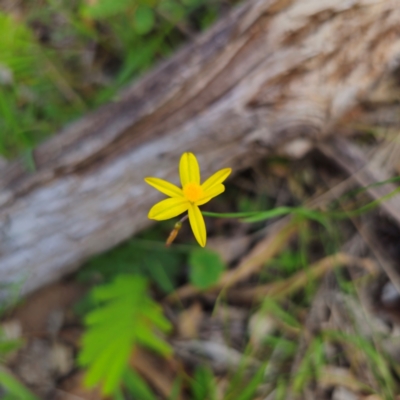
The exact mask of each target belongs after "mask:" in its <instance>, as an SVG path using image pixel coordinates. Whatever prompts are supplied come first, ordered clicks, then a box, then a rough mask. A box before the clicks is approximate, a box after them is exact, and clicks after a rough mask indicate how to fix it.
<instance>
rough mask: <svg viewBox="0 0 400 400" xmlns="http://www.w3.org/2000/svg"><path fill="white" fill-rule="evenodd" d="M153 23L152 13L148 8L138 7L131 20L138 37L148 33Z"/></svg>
mask: <svg viewBox="0 0 400 400" xmlns="http://www.w3.org/2000/svg"><path fill="white" fill-rule="evenodd" d="M154 21H155V18H154V11H153V10H152V9H151V8H150V7H146V6H139V7H138V9H137V10H136V12H135V16H134V19H133V26H134V28H135V31H136V33H138V34H139V35H145V34H146V33H149V32H150V31H151V30H152V29H153V27H154Z"/></svg>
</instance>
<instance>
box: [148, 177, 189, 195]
mask: <svg viewBox="0 0 400 400" xmlns="http://www.w3.org/2000/svg"><path fill="white" fill-rule="evenodd" d="M144 180H145V181H146V183H148V184H149V185H150V186H153V187H154V188H156V189H157V190H159V191H160V192H161V193H164V194H166V195H167V196H170V197H183V192H182V189H180V188H178V186H175V185H174V184H172V183H169V182H167V181H165V180H164V179H159V178H152V177H150V178H144Z"/></svg>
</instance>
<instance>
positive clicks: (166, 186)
mask: <svg viewBox="0 0 400 400" xmlns="http://www.w3.org/2000/svg"><path fill="white" fill-rule="evenodd" d="M231 171H232V170H231V168H224V169H221V170H220V171H218V172H216V173H215V174H213V175H212V176H210V178H208V179H207V180H206V181H205V182H204V183H203V184H200V168H199V163H198V162H197V159H196V157H195V155H194V154H193V153H183V154H182V157H181V160H180V163H179V175H180V178H181V184H182V189H181V188H179V187H178V186H175V185H174V184H172V183H169V182H167V181H165V180H164V179H159V178H145V181H146V182H147V183H148V184H149V185H151V186H153V187H154V188H156V189H157V190H159V191H160V192H161V193H164V194H166V195H167V196H169V197H170V199H166V200H162V201H160V202H159V203H157V204H156V205H155V206H153V207H152V208H151V210H150V211H149V215H148V217H149V218H150V219H155V220H157V221H162V220H165V219H170V218H174V217H176V216H177V215H179V214H182V213H183V212H185V211H188V214H189V222H190V226H191V227H192V230H193V233H194V236H195V238H196V240H197V241H198V242H199V244H200V246H202V247H204V246H205V245H206V240H207V233H206V226H205V224H204V219H203V215H202V214H201V211H200V209H199V206H201V205H203V204H205V203H207V202H209V201H210V200H211V199H212V198H213V197H215V196H218V195H219V194H221V193H222V192H223V191H224V190H225V186H224V185H223V184H222V182H223V181H224V180H225V179H226V178H227V177H228V176H229V174H230V173H231Z"/></svg>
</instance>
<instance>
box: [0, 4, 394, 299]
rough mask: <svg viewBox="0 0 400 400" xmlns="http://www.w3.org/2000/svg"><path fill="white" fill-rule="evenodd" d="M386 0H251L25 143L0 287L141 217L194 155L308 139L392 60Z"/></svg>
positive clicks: (215, 161)
mask: <svg viewBox="0 0 400 400" xmlns="http://www.w3.org/2000/svg"><path fill="white" fill-rule="evenodd" d="M399 21H400V8H399V7H398V1H396V0H353V1H337V0H324V1H321V0H301V1H300V0H250V1H248V2H245V3H244V4H243V5H242V6H240V7H239V8H237V9H235V10H234V11H233V12H232V13H231V14H230V15H229V16H227V17H226V18H225V19H224V20H222V21H220V22H219V23H218V24H216V25H215V26H214V27H213V28H212V29H210V30H209V31H208V32H206V33H205V34H203V35H201V36H200V37H198V38H197V39H196V40H195V41H193V43H191V44H189V45H187V46H186V47H185V48H183V49H182V50H181V51H179V52H178V53H177V54H175V55H174V56H173V57H172V58H171V59H170V60H168V61H166V62H165V63H164V64H162V65H160V66H159V67H158V68H156V69H155V70H154V71H152V72H150V73H149V74H148V75H146V76H145V77H144V78H142V79H141V80H139V81H138V82H136V83H134V84H132V85H131V86H130V87H128V88H127V89H126V90H125V91H123V92H122V93H121V95H120V97H119V99H118V100H116V101H115V102H113V103H112V104H108V105H106V106H104V107H101V108H100V109H99V110H97V111H96V112H94V113H92V114H90V115H88V116H86V117H84V118H83V119H81V120H80V121H77V122H75V123H73V124H71V125H70V126H68V127H67V128H65V129H64V131H63V132H60V133H59V134H58V135H56V136H54V137H53V138H52V139H50V140H49V141H47V142H46V143H44V144H42V145H41V146H39V147H38V148H37V149H36V150H35V151H34V159H35V164H36V168H37V170H36V171H35V172H34V173H30V172H28V171H26V170H25V167H24V164H23V163H21V162H15V163H12V164H11V165H8V166H6V167H3V168H2V169H1V177H0V281H1V285H2V287H7V286H8V285H15V284H18V283H21V282H23V285H22V293H23V294H26V293H28V292H30V291H32V290H34V289H36V288H38V287H40V286H42V285H44V284H46V283H49V282H51V281H54V280H56V279H58V278H59V277H61V276H62V275H64V274H66V273H68V272H70V271H72V270H74V269H75V268H77V267H78V266H79V265H81V264H82V263H83V262H84V261H85V260H87V259H88V258H89V257H90V256H92V255H94V254H96V253H99V252H102V251H104V250H107V249H109V248H111V247H112V246H115V245H116V244H118V243H120V242H122V241H123V240H125V239H127V238H128V237H130V236H131V235H132V234H134V233H135V232H138V231H140V230H141V229H143V228H145V227H146V226H148V225H149V224H150V221H149V220H148V219H147V212H148V209H149V207H150V206H151V205H152V204H153V203H155V202H156V201H158V200H159V199H160V198H159V196H158V194H157V192H156V191H155V190H153V189H152V188H150V187H149V186H147V185H146V184H145V183H144V182H143V178H144V177H145V176H149V175H150V176H158V177H160V178H164V179H167V180H170V181H173V182H175V183H178V173H177V163H178V160H179V157H180V155H181V153H182V152H184V151H193V152H195V153H196V155H197V156H198V158H199V161H200V164H201V166H202V168H203V170H202V174H203V176H205V177H206V176H207V175H209V174H211V173H212V172H213V171H215V170H216V169H218V168H222V167H226V166H231V167H233V169H234V170H235V171H237V170H239V169H241V168H243V167H245V166H246V165H249V164H251V163H253V162H254V160H255V159H257V158H259V157H262V156H265V155H266V154H268V153H271V152H274V151H276V150H277V149H279V148H282V146H285V145H286V144H288V143H290V142H291V141H293V140H296V139H298V138H302V139H304V138H305V139H307V140H309V141H316V140H320V139H321V138H323V137H326V136H327V135H329V134H331V133H332V132H334V131H333V128H334V126H335V124H336V123H337V122H338V121H339V120H340V118H342V117H343V115H345V114H346V113H347V114H348V112H349V111H350V110H352V109H353V108H354V107H356V106H357V105H358V104H359V103H360V102H362V100H363V99H364V98H366V97H367V96H368V95H369V94H370V92H371V91H372V90H374V88H375V87H376V85H378V84H379V83H381V82H382V80H385V79H389V78H388V77H389V76H390V75H391V74H392V73H393V71H395V70H396V68H397V67H398V66H399V60H400V24H399V23H398V22H399Z"/></svg>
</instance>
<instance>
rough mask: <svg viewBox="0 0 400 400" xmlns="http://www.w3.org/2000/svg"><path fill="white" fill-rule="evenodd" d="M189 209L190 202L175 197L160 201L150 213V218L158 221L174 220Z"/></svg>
mask: <svg viewBox="0 0 400 400" xmlns="http://www.w3.org/2000/svg"><path fill="white" fill-rule="evenodd" d="M188 207H189V202H188V201H187V200H186V199H184V198H181V197H173V198H171V199H166V200H163V201H160V202H159V203H157V204H156V205H154V206H153V207H152V208H151V209H150V211H149V215H148V217H149V218H150V219H155V220H157V221H163V220H164V219H170V218H174V217H176V216H177V215H179V214H182V213H183V212H185V211H186V210H187V209H188Z"/></svg>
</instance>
